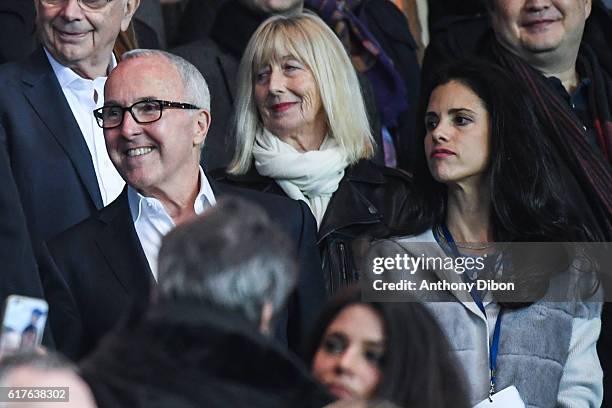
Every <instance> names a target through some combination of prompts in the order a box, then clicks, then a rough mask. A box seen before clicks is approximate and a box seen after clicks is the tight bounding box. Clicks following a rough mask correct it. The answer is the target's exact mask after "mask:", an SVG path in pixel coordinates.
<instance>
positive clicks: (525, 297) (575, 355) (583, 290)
mask: <svg viewBox="0 0 612 408" xmlns="http://www.w3.org/2000/svg"><path fill="white" fill-rule="evenodd" d="M424 95H425V96H426V99H425V102H426V105H425V106H424V107H423V109H422V116H421V117H422V118H423V125H424V129H423V135H424V139H423V144H424V146H423V148H424V151H425V159H426V160H425V162H426V163H425V162H424V163H422V165H421V166H420V168H419V171H418V172H417V174H416V179H417V180H418V184H419V185H420V186H422V188H423V189H424V190H425V192H426V196H427V197H428V201H429V207H427V208H426V209H424V214H423V216H424V217H426V218H427V217H428V218H429V219H430V220H431V223H430V225H431V228H430V229H429V230H427V231H425V232H423V233H422V234H420V235H418V236H411V237H405V238H401V239H398V240H395V241H393V243H392V245H389V246H388V247H387V252H389V253H388V254H386V255H387V256H394V255H395V253H397V252H398V249H399V250H400V251H403V250H405V251H407V252H414V255H415V256H418V255H420V250H419V251H416V250H415V249H414V248H416V247H418V248H423V246H422V243H429V245H431V248H434V249H435V251H438V252H437V256H443V257H449V258H451V259H455V260H457V259H458V258H464V259H467V258H472V259H473V260H476V259H478V258H480V259H481V260H485V259H488V261H487V262H483V265H485V266H486V267H484V268H480V269H479V268H475V267H472V268H471V269H470V270H469V271H468V272H466V273H459V272H460V271H458V270H454V271H451V272H450V273H447V272H448V271H446V272H445V271H442V270H440V269H438V270H436V269H435V267H434V268H433V269H434V270H433V271H432V273H431V274H430V275H429V277H430V278H431V277H432V276H433V278H432V279H435V280H437V281H442V280H451V281H452V280H453V279H454V280H455V281H456V282H455V283H465V284H468V283H474V282H476V281H478V280H484V281H485V282H486V280H489V281H490V280H493V281H496V282H498V283H499V282H506V283H514V284H515V289H516V292H502V291H495V292H494V291H492V290H488V289H489V288H487V287H485V288H482V290H480V291H479V290H468V289H467V288H468V286H467V285H466V286H464V287H463V288H461V287H460V286H457V288H459V289H457V290H454V289H450V290H445V291H443V292H442V294H436V296H437V297H436V299H438V300H443V302H428V303H427V307H428V309H429V310H430V311H431V312H432V313H433V314H434V315H435V317H436V318H437V320H438V322H439V324H440V326H441V328H442V329H443V331H444V332H445V333H446V335H447V338H448V339H449V341H450V343H451V347H452V348H453V350H454V352H455V355H456V356H457V358H458V360H459V362H460V363H461V366H462V367H463V369H464V370H463V371H464V376H465V377H464V378H465V379H466V380H467V381H468V384H469V400H470V403H471V404H472V405H476V404H478V403H480V402H482V401H484V400H486V399H488V398H489V397H492V399H493V400H494V401H495V400H499V401H501V400H505V401H512V402H511V405H505V406H517V407H518V406H521V400H522V401H523V402H524V404H525V405H526V406H533V407H569V406H581V407H582V406H584V407H586V406H589V407H595V406H600V404H601V398H602V370H601V366H600V363H599V359H598V357H597V352H596V341H597V338H598V336H599V332H600V328H601V319H600V315H601V303H600V302H597V301H596V300H598V299H600V295H601V292H600V291H598V285H599V276H597V274H595V273H594V272H593V271H591V270H589V269H588V268H582V269H580V270H579V269H577V267H576V266H577V259H578V258H577V257H576V255H575V254H574V253H573V252H572V249H571V248H570V249H568V248H569V247H568V246H567V245H561V244H560V245H557V246H555V248H551V247H550V246H541V245H540V246H538V245H536V244H535V243H537V242H547V243H551V242H556V243H563V242H575V241H578V242H590V241H599V240H601V237H602V235H601V233H600V231H599V228H598V225H597V222H596V221H595V220H593V219H590V218H589V217H587V216H586V215H585V214H583V212H582V211H581V208H586V207H585V206H584V203H581V202H579V201H578V200H579V198H576V197H568V196H566V191H567V189H568V186H567V185H566V184H565V178H564V177H563V170H561V168H562V166H559V163H557V162H556V159H555V157H556V156H555V155H554V153H553V151H552V148H551V147H550V146H549V144H548V143H547V141H546V138H545V137H544V136H543V135H542V132H541V129H540V127H539V124H538V123H537V121H536V119H535V116H534V114H533V110H532V109H531V102H530V100H529V98H528V97H526V94H525V92H524V91H523V90H522V87H521V84H517V83H513V81H512V80H511V79H510V78H509V77H508V76H507V75H506V74H505V73H504V72H503V71H502V70H501V69H499V68H497V67H495V66H492V65H488V64H484V63H480V62H478V61H458V62H457V63H455V64H453V65H452V66H449V67H446V68H443V69H442V70H441V71H440V72H439V73H438V75H437V76H436V77H435V80H434V81H433V83H431V84H430V87H429V89H426V90H425V94H424ZM496 242H497V243H516V245H514V246H513V245H505V246H503V247H501V246H496V247H494V243H496ZM517 243H533V244H528V245H518V244H517ZM419 245H420V246H419ZM411 248H412V249H411ZM545 249H546V251H545ZM435 251H434V252H435ZM547 251H548V252H547ZM383 252H384V251H383ZM417 252H419V253H417ZM487 257H488V258H487ZM577 282H579V283H580V285H576V283H577ZM559 288H563V290H564V292H563V293H564V294H563V295H561V294H560V292H559ZM430 292H431V291H430ZM430 295H431V293H430ZM432 296H433V295H432ZM429 299H430V300H431V297H430V298H429ZM586 300H588V301H586ZM513 302H514V303H513Z"/></svg>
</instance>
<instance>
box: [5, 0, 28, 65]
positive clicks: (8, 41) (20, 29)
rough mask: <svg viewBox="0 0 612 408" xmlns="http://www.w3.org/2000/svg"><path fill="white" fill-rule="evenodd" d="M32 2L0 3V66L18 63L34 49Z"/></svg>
mask: <svg viewBox="0 0 612 408" xmlns="http://www.w3.org/2000/svg"><path fill="white" fill-rule="evenodd" d="M34 20H35V11H34V2H33V1H23V0H2V1H1V2H0V64H4V63H6V62H11V61H19V60H21V59H23V58H25V57H27V56H28V55H29V54H30V53H31V52H32V51H34V49H35V48H36V45H37V41H36V27H35V26H34Z"/></svg>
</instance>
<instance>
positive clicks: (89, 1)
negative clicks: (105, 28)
mask: <svg viewBox="0 0 612 408" xmlns="http://www.w3.org/2000/svg"><path fill="white" fill-rule="evenodd" d="M40 1H41V3H42V4H43V5H45V6H47V7H57V6H60V5H61V6H63V5H64V4H65V3H66V2H67V1H68V0H40ZM111 1H113V0H77V3H79V5H80V6H81V8H83V9H86V10H100V9H101V8H103V7H104V6H106V5H107V4H108V3H110V2H111Z"/></svg>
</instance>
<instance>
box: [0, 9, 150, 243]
mask: <svg viewBox="0 0 612 408" xmlns="http://www.w3.org/2000/svg"><path fill="white" fill-rule="evenodd" d="M139 2H140V0H34V5H35V8H36V26H37V31H38V36H39V39H40V42H41V44H42V46H41V47H40V48H39V49H38V50H36V51H35V52H34V53H33V54H32V55H30V56H29V57H28V58H27V59H25V60H24V61H21V62H18V63H10V64H6V65H3V66H1V67H0V83H2V92H1V93H0V141H2V144H1V146H2V147H3V148H4V149H6V151H7V153H8V156H9V158H10V163H11V168H12V175H13V177H14V179H15V182H16V185H17V189H18V191H19V196H20V197H19V198H20V200H21V204H22V206H23V210H24V213H25V216H26V220H27V223H28V228H29V233H30V239H31V240H32V243H33V247H34V248H35V250H36V251H37V252H40V250H41V249H43V246H42V243H43V241H45V240H47V239H49V238H51V237H52V236H54V235H56V234H58V233H59V232H61V231H63V230H64V229H66V228H68V227H70V226H71V225H73V224H76V223H77V222H79V221H81V220H83V219H85V218H87V217H88V216H90V215H91V214H93V213H94V212H95V211H96V210H97V209H100V208H102V207H103V206H104V205H106V204H108V203H110V202H111V201H113V200H114V199H115V198H116V197H117V196H118V195H119V193H120V192H121V190H122V189H123V186H124V182H123V180H122V179H121V177H120V175H119V173H118V172H117V171H116V170H115V168H114V167H113V165H112V163H111V161H110V159H109V157H108V153H107V152H106V149H105V145H104V136H103V134H102V129H101V128H99V127H98V126H97V125H96V121H95V118H94V117H93V115H92V114H91V111H92V110H93V109H95V108H96V107H100V106H102V105H103V103H104V95H103V89H104V83H105V81H106V77H107V75H108V74H109V73H110V72H111V71H112V70H113V68H114V67H115V66H116V64H117V58H116V57H115V56H114V55H113V46H114V44H115V40H116V39H117V36H118V35H119V33H120V31H122V30H123V31H124V30H126V29H127V28H128V25H129V24H130V21H131V18H132V15H133V14H134V12H135V11H136V9H137V7H138V5H139Z"/></svg>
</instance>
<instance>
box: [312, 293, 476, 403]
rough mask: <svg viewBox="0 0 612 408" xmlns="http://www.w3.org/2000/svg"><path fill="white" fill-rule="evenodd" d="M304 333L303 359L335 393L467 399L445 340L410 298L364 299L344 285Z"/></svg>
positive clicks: (393, 399)
mask: <svg viewBox="0 0 612 408" xmlns="http://www.w3.org/2000/svg"><path fill="white" fill-rule="evenodd" d="M309 340H310V341H309V343H308V344H307V347H306V350H305V359H306V364H308V365H309V366H310V367H311V368H312V372H313V374H314V376H315V378H317V379H318V380H319V381H320V382H321V383H323V385H325V386H326V387H327V388H328V389H329V391H330V392H331V394H333V395H335V396H336V397H337V398H339V399H377V400H378V399H380V400H386V401H389V402H392V403H394V404H397V406H400V407H419V408H445V407H455V408H464V407H468V405H467V399H466V397H465V394H464V389H463V387H462V384H463V382H462V380H461V378H459V376H458V373H459V371H458V370H457V368H456V364H455V360H454V357H453V355H452V354H451V353H450V347H449V345H448V342H447V341H446V339H445V338H444V334H443V332H442V331H441V330H440V328H439V327H438V325H437V324H436V322H435V319H433V317H432V316H431V314H430V313H429V312H428V311H427V309H426V308H425V306H423V305H422V304H420V303H418V302H405V303H400V302H365V301H363V300H362V296H361V292H360V291H359V288H357V287H349V288H347V289H345V290H343V291H341V292H339V293H338V294H337V295H336V296H335V297H334V298H333V299H332V300H331V301H330V302H329V303H328V305H327V306H326V308H325V309H324V310H323V313H322V314H321V315H320V317H319V319H318V321H317V323H316V325H315V329H314V330H313V333H312V336H311V337H310V339H309Z"/></svg>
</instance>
